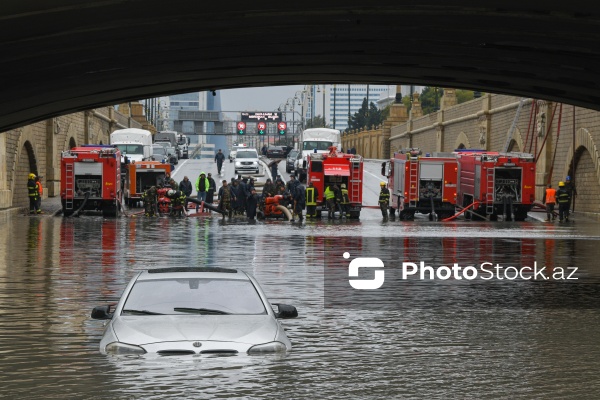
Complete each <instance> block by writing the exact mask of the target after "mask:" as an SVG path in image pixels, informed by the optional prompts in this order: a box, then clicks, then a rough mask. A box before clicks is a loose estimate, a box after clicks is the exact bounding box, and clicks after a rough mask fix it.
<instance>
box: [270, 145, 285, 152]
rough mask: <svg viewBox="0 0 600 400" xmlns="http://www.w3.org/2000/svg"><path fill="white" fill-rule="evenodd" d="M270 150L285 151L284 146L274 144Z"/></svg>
mask: <svg viewBox="0 0 600 400" xmlns="http://www.w3.org/2000/svg"><path fill="white" fill-rule="evenodd" d="M269 150H271V151H283V148H282V147H277V146H274V147H269Z"/></svg>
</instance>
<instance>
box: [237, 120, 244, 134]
mask: <svg viewBox="0 0 600 400" xmlns="http://www.w3.org/2000/svg"><path fill="white" fill-rule="evenodd" d="M237 133H238V135H245V134H246V123H245V122H238V123H237Z"/></svg>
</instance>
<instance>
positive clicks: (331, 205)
mask: <svg viewBox="0 0 600 400" xmlns="http://www.w3.org/2000/svg"><path fill="white" fill-rule="evenodd" d="M323 194H324V196H325V202H326V203H327V218H328V219H333V213H334V212H335V192H334V191H333V185H331V184H330V185H329V186H327V188H326V189H325V192H324V193H323Z"/></svg>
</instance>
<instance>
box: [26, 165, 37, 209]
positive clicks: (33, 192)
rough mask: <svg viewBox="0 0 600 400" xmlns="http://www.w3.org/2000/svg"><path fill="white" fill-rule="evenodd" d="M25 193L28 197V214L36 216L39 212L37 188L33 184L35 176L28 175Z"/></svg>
mask: <svg viewBox="0 0 600 400" xmlns="http://www.w3.org/2000/svg"><path fill="white" fill-rule="evenodd" d="M27 192H28V196H29V214H38V213H40V210H39V208H38V197H39V196H40V194H39V193H38V186H37V184H36V183H35V174H33V173H30V174H29V176H28V180H27Z"/></svg>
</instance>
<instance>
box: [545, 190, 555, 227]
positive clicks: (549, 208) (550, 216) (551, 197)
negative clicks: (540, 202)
mask: <svg viewBox="0 0 600 400" xmlns="http://www.w3.org/2000/svg"><path fill="white" fill-rule="evenodd" d="M544 204H546V221H554V220H555V219H556V216H555V215H554V205H555V204H556V189H553V188H552V185H551V184H548V188H547V189H546V193H544Z"/></svg>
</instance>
